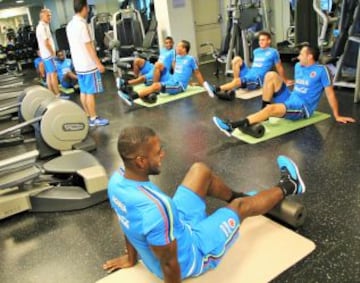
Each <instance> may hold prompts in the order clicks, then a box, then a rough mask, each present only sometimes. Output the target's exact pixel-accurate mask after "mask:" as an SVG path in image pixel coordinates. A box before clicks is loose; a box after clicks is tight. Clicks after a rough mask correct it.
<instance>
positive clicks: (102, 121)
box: [89, 117, 109, 127]
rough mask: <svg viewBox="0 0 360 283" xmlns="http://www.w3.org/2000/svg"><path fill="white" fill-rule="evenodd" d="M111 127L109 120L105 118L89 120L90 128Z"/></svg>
mask: <svg viewBox="0 0 360 283" xmlns="http://www.w3.org/2000/svg"><path fill="white" fill-rule="evenodd" d="M106 125H109V120H108V119H105V118H100V117H96V119H94V120H91V119H89V126H90V127H95V126H106Z"/></svg>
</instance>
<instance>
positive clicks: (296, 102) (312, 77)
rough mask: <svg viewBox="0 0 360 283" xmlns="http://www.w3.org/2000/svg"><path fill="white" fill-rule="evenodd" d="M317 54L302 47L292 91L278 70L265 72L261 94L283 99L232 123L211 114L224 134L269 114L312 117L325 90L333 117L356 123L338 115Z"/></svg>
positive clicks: (292, 118)
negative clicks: (318, 62) (276, 71)
mask: <svg viewBox="0 0 360 283" xmlns="http://www.w3.org/2000/svg"><path fill="white" fill-rule="evenodd" d="M318 56H319V52H318V51H317V50H316V49H315V48H312V47H310V46H304V47H302V48H301V51H300V54H299V56H298V59H299V62H298V63H296V65H295V87H294V90H293V91H292V92H290V90H289V89H288V88H287V87H286V85H285V83H284V81H283V80H282V78H281V77H280V76H279V75H278V74H277V73H275V72H269V73H267V74H266V76H265V83H264V87H263V90H264V96H266V97H269V98H270V99H271V98H272V97H282V98H283V100H282V101H278V103H275V104H268V105H266V107H265V108H263V109H262V110H260V111H259V112H256V113H255V114H252V115H249V116H248V117H246V118H245V119H240V120H238V121H235V122H228V121H225V120H222V119H220V118H218V117H213V121H214V123H215V125H216V126H217V127H218V128H219V129H220V130H221V131H222V132H223V133H225V134H226V135H227V136H231V133H232V132H233V130H234V129H235V128H238V127H239V128H246V127H249V126H251V125H254V124H256V123H260V122H262V121H265V120H267V119H268V118H270V117H280V118H281V117H282V118H285V119H289V120H299V119H306V118H309V117H311V115H312V114H313V113H314V111H315V110H316V109H317V107H318V104H319V101H320V98H321V94H322V93H323V91H324V89H325V93H326V97H327V99H328V102H329V105H330V107H331V109H332V112H333V115H334V118H335V120H336V121H337V122H340V123H348V122H355V120H354V119H353V118H351V117H343V116H340V114H339V106H338V102H337V99H336V96H335V91H334V88H333V86H332V84H331V78H330V75H329V72H328V70H327V68H326V67H325V66H323V65H319V64H317V63H316V61H317V59H318Z"/></svg>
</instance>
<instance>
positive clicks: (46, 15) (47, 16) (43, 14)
mask: <svg viewBox="0 0 360 283" xmlns="http://www.w3.org/2000/svg"><path fill="white" fill-rule="evenodd" d="M40 20H41V21H43V22H45V23H47V24H49V23H50V21H51V11H50V10H49V9H46V8H44V9H41V11H40Z"/></svg>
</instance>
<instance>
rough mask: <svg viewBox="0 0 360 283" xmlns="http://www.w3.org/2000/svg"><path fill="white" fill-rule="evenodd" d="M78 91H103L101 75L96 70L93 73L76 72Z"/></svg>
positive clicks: (84, 92)
mask: <svg viewBox="0 0 360 283" xmlns="http://www.w3.org/2000/svg"><path fill="white" fill-rule="evenodd" d="M77 77H78V82H79V88H80V93H83V94H96V93H101V92H103V91H104V88H103V84H102V80H101V75H100V72H99V71H98V70H96V71H95V72H93V73H86V74H80V73H77Z"/></svg>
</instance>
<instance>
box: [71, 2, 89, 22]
mask: <svg viewBox="0 0 360 283" xmlns="http://www.w3.org/2000/svg"><path fill="white" fill-rule="evenodd" d="M74 12H75V14H80V15H81V16H82V17H83V18H86V17H87V16H88V14H89V6H88V4H87V0H74Z"/></svg>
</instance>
